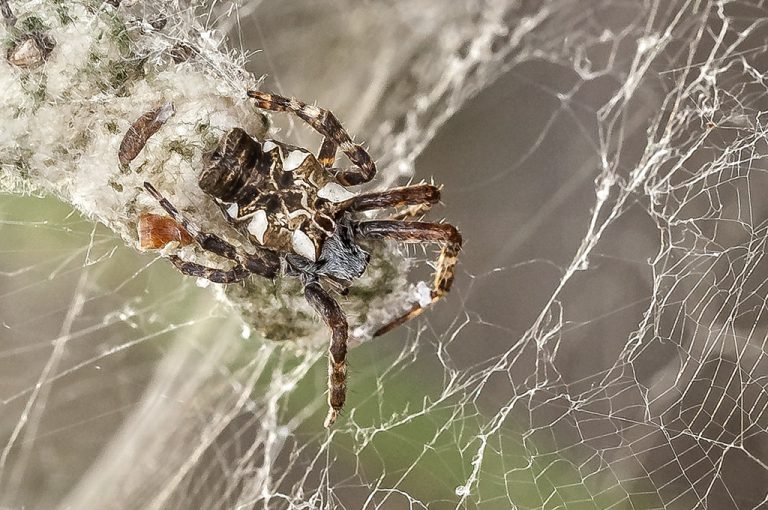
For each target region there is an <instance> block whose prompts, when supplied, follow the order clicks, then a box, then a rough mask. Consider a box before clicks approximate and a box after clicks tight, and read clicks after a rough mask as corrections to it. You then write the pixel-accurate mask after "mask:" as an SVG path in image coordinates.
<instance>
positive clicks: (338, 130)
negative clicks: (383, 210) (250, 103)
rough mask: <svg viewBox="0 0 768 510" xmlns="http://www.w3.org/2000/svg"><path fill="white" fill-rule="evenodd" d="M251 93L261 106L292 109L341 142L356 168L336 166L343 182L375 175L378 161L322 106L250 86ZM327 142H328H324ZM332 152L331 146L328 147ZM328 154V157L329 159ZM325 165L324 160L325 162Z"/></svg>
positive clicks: (350, 183)
mask: <svg viewBox="0 0 768 510" xmlns="http://www.w3.org/2000/svg"><path fill="white" fill-rule="evenodd" d="M248 96H250V97H252V98H253V99H255V100H256V106H258V107H259V108H261V109H262V110H270V111H274V112H290V113H293V114H295V115H297V116H298V117H299V118H301V119H302V120H303V121H305V122H306V123H307V124H309V125H310V126H312V128H313V129H314V130H315V131H317V132H318V133H320V134H321V135H323V136H325V137H326V138H328V139H330V141H332V142H333V143H334V144H335V145H336V146H338V147H339V148H340V149H341V150H342V151H343V152H344V154H346V155H347V157H348V158H349V160H350V161H351V162H352V163H353V164H354V165H355V167H356V168H346V169H340V170H336V173H335V177H336V180H337V181H339V183H341V184H343V185H344V186H354V185H357V184H363V183H366V182H368V181H370V180H371V179H373V177H374V175H376V164H375V163H374V162H373V159H372V158H371V156H370V155H369V154H368V152H367V151H366V150H365V149H363V148H362V147H361V146H360V145H358V144H356V143H355V142H353V141H352V138H351V137H350V136H349V134H348V133H347V131H346V130H345V129H344V127H343V126H342V125H341V122H339V120H338V119H337V118H336V116H335V115H334V114H333V113H332V112H330V111H328V110H325V109H323V108H319V107H317V106H314V105H308V104H306V103H303V102H301V101H299V100H298V99H294V98H287V97H283V96H278V95H275V94H268V93H266V92H259V91H257V90H249V91H248ZM324 146H325V143H324ZM328 151H329V152H330V149H328ZM328 159H329V158H325V160H326V161H328ZM323 166H325V164H323Z"/></svg>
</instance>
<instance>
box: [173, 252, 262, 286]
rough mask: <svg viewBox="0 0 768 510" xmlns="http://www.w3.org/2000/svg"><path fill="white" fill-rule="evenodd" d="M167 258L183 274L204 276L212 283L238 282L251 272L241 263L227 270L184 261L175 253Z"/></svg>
mask: <svg viewBox="0 0 768 510" xmlns="http://www.w3.org/2000/svg"><path fill="white" fill-rule="evenodd" d="M169 258H170V259H171V262H172V263H173V265H174V266H176V269H178V270H179V271H181V272H182V273H183V274H185V275H187V276H196V277H198V278H205V279H206V280H210V281H212V282H213V283H235V282H240V281H243V280H245V279H246V278H247V277H248V275H249V274H251V273H250V272H249V271H248V270H247V269H245V268H244V267H243V266H241V265H237V266H235V267H234V268H233V269H230V270H229V271H224V270H222V269H214V268H212V267H206V266H202V265H200V264H195V263H194V262H185V261H183V260H181V258H179V257H177V256H176V255H171V256H170V257H169Z"/></svg>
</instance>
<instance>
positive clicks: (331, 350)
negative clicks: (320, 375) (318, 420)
mask: <svg viewBox="0 0 768 510" xmlns="http://www.w3.org/2000/svg"><path fill="white" fill-rule="evenodd" d="M304 297H305V298H306V299H307V301H308V302H309V304H310V305H312V308H314V309H315V311H316V312H317V313H318V314H319V315H320V316H321V317H322V318H323V321H324V322H325V324H326V325H327V326H328V328H330V330H331V342H330V345H329V346H328V407H329V410H328V416H327V417H326V419H325V423H324V424H325V427H326V428H329V427H331V426H332V425H333V424H334V423H335V422H336V419H337V418H338V416H339V413H340V412H341V408H342V407H344V401H345V400H346V397H347V339H348V338H349V326H348V324H347V318H346V316H345V315H344V311H343V310H342V309H341V307H340V306H339V304H338V303H337V302H336V300H335V299H333V298H332V297H331V295H330V294H328V292H326V290H325V289H323V288H322V287H321V286H320V284H319V283H317V282H316V281H314V282H309V283H307V284H306V286H305V287H304Z"/></svg>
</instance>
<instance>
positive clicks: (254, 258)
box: [144, 182, 280, 283]
mask: <svg viewBox="0 0 768 510" xmlns="http://www.w3.org/2000/svg"><path fill="white" fill-rule="evenodd" d="M144 188H146V190H147V192H148V193H149V194H150V195H152V197H153V198H154V199H155V200H157V201H158V202H159V203H160V207H162V208H163V209H165V212H167V213H168V214H169V215H170V216H171V218H173V219H174V220H175V221H176V222H177V223H178V224H179V225H181V226H182V227H184V230H186V231H187V232H188V233H189V235H191V236H192V238H193V239H194V240H195V241H196V242H197V244H199V245H200V247H202V248H203V249H204V250H206V251H210V252H211V253H214V254H215V255H219V256H220V257H224V258H226V259H229V260H232V261H234V262H236V263H237V266H235V267H234V268H233V269H232V272H231V273H227V272H224V273H223V274H222V273H217V271H219V270H218V269H214V268H207V267H205V266H201V265H199V264H193V263H191V262H184V263H183V264H185V265H182V267H183V268H184V269H182V267H180V264H181V262H180V263H177V262H175V261H174V260H173V259H171V262H173V264H174V265H175V266H176V267H177V268H178V269H179V270H180V271H181V272H182V273H184V274H189V275H191V276H198V274H197V273H200V272H203V273H205V272H204V271H203V269H206V270H209V271H210V273H205V274H203V275H201V276H202V277H203V278H207V276H206V274H210V275H213V277H214V278H216V277H221V278H223V279H227V278H234V280H232V281H239V280H242V279H243V278H239V280H238V277H239V275H240V274H241V273H242V271H247V272H249V273H255V274H257V275H259V276H263V277H265V278H274V277H275V276H277V273H278V271H279V269H280V258H279V256H278V254H277V253H276V252H274V251H272V250H269V249H267V248H262V247H255V248H256V249H257V251H256V252H255V253H253V254H250V253H245V252H242V251H240V250H238V249H237V248H236V247H235V246H233V245H232V244H230V243H228V242H227V241H225V240H224V239H222V238H221V237H219V236H217V235H216V234H208V233H206V232H201V231H200V229H199V228H197V226H196V225H195V224H193V223H192V222H191V221H189V219H187V217H186V216H184V215H183V214H181V213H180V212H179V210H178V209H176V207H175V206H174V205H173V204H172V203H170V202H169V201H168V199H166V198H165V197H164V196H163V195H162V194H161V193H160V192H159V191H157V190H156V189H155V187H154V186H152V185H151V184H150V183H148V182H145V183H144ZM187 271H189V272H187ZM209 279H210V278H209ZM211 281H213V282H216V283H228V282H217V281H216V280H213V279H211Z"/></svg>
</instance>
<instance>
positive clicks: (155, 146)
mask: <svg viewBox="0 0 768 510" xmlns="http://www.w3.org/2000/svg"><path fill="white" fill-rule="evenodd" d="M165 7H167V6H165ZM153 9H154V7H153V6H152V5H151V4H147V3H145V4H143V3H131V4H128V3H120V2H113V3H110V2H91V1H85V0H83V1H73V2H68V3H66V4H62V3H61V2H58V1H53V0H50V1H47V0H41V1H39V2H7V1H2V2H0V15H2V17H3V20H2V23H0V37H2V39H3V40H5V41H6V46H7V51H6V53H5V55H4V58H2V59H0V90H3V91H4V96H3V101H2V102H0V117H2V119H3V121H4V127H3V130H2V131H1V132H0V164H1V165H2V173H1V174H0V189H2V190H4V191H10V192H13V193H30V192H34V193H47V194H52V195H55V196H57V197H59V198H61V199H62V200H64V201H65V202H67V203H69V204H71V205H72V206H73V207H74V208H75V209H77V210H78V211H80V212H81V213H83V214H84V215H86V216H87V217H89V218H92V219H94V220H97V221H99V222H101V223H102V224H104V225H106V226H107V227H108V228H110V229H111V230H112V231H114V232H115V233H116V234H117V235H119V236H120V237H121V238H122V239H123V240H124V241H125V242H126V243H127V244H129V245H131V246H135V247H137V248H139V249H142V250H148V249H161V250H162V254H163V255H167V256H169V257H183V259H184V260H185V262H184V264H187V265H186V266H184V267H185V268H187V272H192V269H190V268H202V267H203V266H205V267H210V266H216V265H217V264H220V263H221V262H222V260H221V258H222V257H221V256H220V255H222V254H224V255H231V256H233V257H235V258H234V262H236V265H235V267H234V268H232V267H226V266H225V267H222V268H221V269H219V268H215V269H214V271H219V272H214V273H212V274H213V275H223V274H227V275H228V276H229V277H230V278H231V277H232V276H233V275H234V276H238V277H239V276H240V275H241V274H242V270H241V269H240V267H238V265H237V263H239V262H243V263H244V262H248V263H249V264H252V262H253V261H252V259H247V258H243V254H246V253H252V252H253V253H256V251H257V250H256V247H259V249H260V250H264V251H268V250H272V252H274V253H277V254H278V257H277V259H278V266H279V267H277V268H274V267H273V266H269V264H274V260H271V261H267V262H266V263H265V264H267V267H263V268H261V269H263V271H262V272H264V273H267V274H270V271H272V270H274V271H275V274H277V273H279V274H281V275H286V276H295V277H296V278H286V279H283V278H276V279H274V280H270V279H263V278H247V279H245V280H243V281H242V282H241V283H240V284H238V285H227V286H217V287H216V288H218V289H221V290H220V291H216V292H215V295H216V296H217V298H219V299H220V300H221V301H223V302H224V303H225V304H227V305H228V306H230V307H231V308H232V309H234V310H235V311H236V312H237V313H238V314H239V315H240V316H241V317H242V318H243V320H244V321H245V322H246V323H247V325H248V326H249V329H250V330H251V331H255V332H259V333H261V334H262V336H263V337H264V338H265V339H270V340H294V342H292V343H293V344H295V345H307V344H315V343H318V342H324V341H325V337H326V335H325V334H324V333H322V328H318V327H317V313H316V311H317V310H320V312H321V315H322V316H324V317H326V320H327V321H328V322H329V323H330V324H329V325H330V326H331V328H332V330H333V331H334V336H333V338H334V339H333V345H332V349H333V354H332V356H331V358H332V361H331V365H332V369H331V370H332V374H331V379H332V382H331V385H332V395H331V397H330V399H331V400H332V401H333V402H334V403H335V404H334V405H335V409H336V411H332V412H331V416H330V417H329V421H333V419H335V417H336V412H337V410H338V408H340V406H341V403H342V401H343V393H344V388H343V386H344V383H345V377H344V374H343V372H344V371H345V370H346V365H345V363H344V358H345V354H346V346H347V342H348V343H349V345H354V344H356V343H360V342H363V341H366V340H368V339H370V338H372V337H373V336H375V335H376V334H381V333H382V332H383V331H385V330H386V328H389V327H394V326H395V325H397V324H400V323H402V322H404V320H405V319H406V318H408V317H411V316H415V315H416V314H418V313H419V312H420V311H421V310H422V308H423V307H424V306H427V305H428V304H430V303H431V302H433V301H434V300H436V299H438V298H439V297H440V296H441V295H442V294H443V293H444V292H445V291H447V289H448V286H449V285H450V276H451V273H452V269H453V265H454V264H455V258H456V254H457V252H458V250H459V246H460V236H459V234H458V232H456V230H455V229H453V227H450V226H448V225H443V224H428V223H421V222H418V221H413V220H414V219H416V218H417V217H418V216H419V215H421V214H422V213H424V212H426V210H427V209H428V208H429V206H431V205H432V204H434V203H436V202H437V201H438V200H439V190H438V189H437V188H435V187H434V186H430V185H427V184H419V185H416V186H410V187H405V188H396V189H393V190H389V191H387V192H380V193H376V192H370V191H369V192H367V193H363V194H360V195H357V196H356V197H355V196H354V195H353V194H352V193H351V192H350V191H349V190H348V189H347V188H346V187H347V186H352V185H357V184H362V183H364V182H367V181H369V180H370V179H372V178H373V176H374V173H375V166H374V165H373V163H372V161H371V158H370V157H369V156H368V155H367V153H366V152H365V151H364V150H363V149H362V148H360V147H359V146H357V145H356V144H354V143H352V141H351V140H350V139H349V137H348V136H347V135H346V134H345V133H344V131H343V130H342V129H341V127H340V126H338V124H337V123H336V122H335V118H334V117H332V116H327V117H324V115H325V112H324V111H322V110H320V109H317V108H315V107H312V106H306V105H300V103H295V102H292V101H290V100H284V99H282V98H278V97H275V96H269V95H263V94H260V93H253V94H252V97H251V98H249V97H248V96H247V95H246V93H245V91H246V90H249V89H253V88H254V87H255V86H257V85H258V80H255V79H254V78H253V77H252V76H251V75H249V74H248V73H247V72H245V71H244V70H243V67H242V66H243V63H244V60H243V58H242V57H236V56H235V55H233V54H232V53H226V52H222V51H221V50H220V47H221V44H222V40H223V39H222V38H220V37H217V36H216V34H215V32H212V31H210V30H204V29H203V28H202V27H200V26H199V25H197V24H196V23H195V20H194V18H193V19H185V22H184V23H183V24H179V23H176V24H173V23H171V22H167V23H161V22H158V20H159V19H160V18H158V15H164V16H166V18H165V19H169V18H168V16H171V17H172V15H173V12H171V11H162V12H161V11H157V12H156V11H153ZM177 14H178V13H177ZM178 15H179V16H181V14H178ZM171 27H172V28H173V29H174V31H173V33H170V32H169V29H170V28H171ZM254 99H255V100H256V101H255V102H254ZM296 106H300V107H299V108H296ZM265 110H291V111H295V112H296V113H297V114H299V115H302V114H304V115H305V116H306V118H305V120H307V121H308V122H309V123H310V124H313V123H314V124H316V126H315V127H316V128H317V127H318V126H319V129H320V130H321V131H322V130H330V131H328V136H327V137H326V142H324V143H323V146H322V148H321V149H320V152H319V154H318V156H317V157H315V156H314V155H311V154H309V151H305V150H303V149H300V148H298V147H292V146H290V145H287V144H283V143H280V142H274V141H273V142H271V144H272V145H269V144H270V142H268V141H264V142H257V141H256V140H267V136H266V135H267V133H268V131H269V118H268V116H267V114H265V113H263V111H265ZM328 122H331V124H328ZM238 141H239V143H242V144H243V145H242V146H241V147H240V148H237V147H235V146H233V145H228V144H233V143H236V142H238ZM217 149H218V150H219V152H220V153H223V154H224V156H232V155H237V157H253V155H254V153H257V154H260V156H259V157H258V158H255V160H254V161H252V162H248V161H246V160H243V161H239V160H238V161H235V160H232V161H226V160H221V161H219V162H218V163H217V164H218V166H215V165H214V166H211V165H212V159H211V156H210V155H211V154H213V153H216V151H217ZM337 149H341V150H342V152H346V153H347V155H348V157H350V159H351V161H352V163H353V165H354V168H353V169H351V170H336V169H333V168H332V166H333V160H334V156H335V153H336V151H337ZM225 159H226V158H225ZM268 159H269V160H270V161H274V162H275V165H278V164H279V165H280V166H281V167H282V168H283V170H282V172H283V174H284V175H288V176H290V177H292V178H297V177H299V176H300V175H301V176H302V179H304V178H306V182H302V183H300V184H298V183H294V184H290V183H287V182H285V183H284V182H277V183H275V186H274V189H273V191H274V192H275V193H276V196H277V198H278V201H279V202H280V204H281V205H280V207H284V208H286V209H285V210H284V211H283V212H284V214H285V217H284V218H282V219H278V218H277V217H276V216H275V214H274V213H275V209H269V208H265V209H263V210H262V212H258V211H256V210H253V211H252V212H253V214H252V215H251V216H250V217H248V214H249V213H248V212H247V208H246V207H244V206H245V205H251V206H252V207H253V206H255V204H256V203H257V202H256V199H255V198H254V197H245V196H240V195H238V196H237V197H232V198H234V200H231V201H230V204H229V205H227V207H223V206H222V204H219V203H217V201H216V200H215V199H216V198H220V199H222V197H223V196H224V195H221V196H217V195H216V193H223V194H226V193H228V192H234V191H232V190H233V189H234V188H232V189H230V188H226V186H225V188H226V189H223V188H222V189H219V191H215V190H214V192H213V193H209V192H207V189H206V188H205V187H204V186H201V184H203V183H202V182H201V183H198V180H199V179H200V178H201V176H200V175H199V174H200V171H201V169H203V170H210V169H212V168H218V169H219V171H220V172H221V173H222V175H223V174H224V173H227V172H228V173H229V174H232V175H236V174H237V175H240V174H242V173H243V172H246V168H251V169H253V168H255V166H256V165H257V164H258V165H263V164H265V162H266V161H267V160H268ZM248 165H250V167H249V166H248ZM286 168H292V169H293V173H291V172H290V171H288V170H286ZM246 173H247V172H246ZM302 173H303V175H302ZM254 176H255V174H254ZM145 182H149V183H150V188H149V189H156V190H158V191H157V193H158V196H159V194H162V196H164V197H167V198H168V200H169V202H168V204H171V203H172V204H173V206H172V207H175V208H176V209H177V210H178V211H181V212H182V213H183V214H185V215H188V216H189V217H190V218H191V219H192V220H193V221H194V223H195V224H197V225H199V228H200V230H196V228H195V227H194V226H192V225H191V224H188V225H187V226H184V225H182V223H181V221H180V220H181V216H178V219H179V221H177V220H173V219H172V218H171V219H170V220H171V221H169V218H168V216H167V212H166V213H165V215H164V216H159V215H158V214H159V213H161V212H162V210H161V208H160V207H158V206H157V202H156V200H155V199H153V198H152V197H151V196H150V194H149V193H147V191H148V188H147V187H145V185H144V183H145ZM250 184H254V183H250ZM247 187H248V186H245V187H242V188H237V189H240V190H241V191H244V190H245V189H246V188H247ZM217 189H218V188H217ZM235 194H236V193H235ZM310 197H311V199H312V200H314V201H315V202H314V203H312V204H310V203H309V202H306V203H304V202H302V200H305V199H309V198H310ZM222 200H223V201H227V200H225V199H222ZM296 200H298V203H300V204H301V206H300V207H298V208H293V207H294V205H295V203H294V202H292V201H296ZM320 203H322V204H325V205H323V206H322V207H321V206H320V205H319V204H320ZM398 205H405V209H404V210H403V211H401V212H400V213H398V214H397V216H394V217H390V218H389V219H388V220H387V221H368V222H366V221H361V220H362V217H363V216H365V215H367V214H369V213H370V211H371V210H372V209H377V208H386V207H396V206H398ZM235 206H236V207H235ZM275 207H277V206H275ZM222 209H223V210H222ZM268 211H270V212H271V214H270V217H269V218H267V212H268ZM222 212H223V214H222ZM270 221H271V222H272V223H270ZM281 221H282V222H283V223H280V222H281ZM302 222H304V223H302ZM233 227H234V228H233ZM278 227H279V228H278ZM300 227H301V228H300ZM189 230H191V231H189ZM202 231H206V232H217V233H218V235H219V237H220V239H221V241H222V243H221V244H216V243H214V244H215V246H214V248H215V249H214V250H207V249H199V248H200V245H201V244H202V247H203V248H207V247H208V246H207V245H205V244H203V243H201V239H202V238H200V236H204V235H205V234H201V232H202ZM287 233H290V235H287ZM206 239H208V238H206ZM215 239H218V238H215ZM377 239H381V240H386V239H391V240H394V241H395V242H394V243H386V242H379V241H377ZM260 240H263V241H264V244H263V245H262V243H260V242H259V241H260ZM326 240H332V242H329V243H328V242H325V241H326ZM195 241H197V242H195ZM357 241H360V244H358V242H357ZM205 242H208V243H210V242H212V241H205ZM398 242H419V243H422V242H436V243H439V244H442V245H443V251H442V254H441V257H440V260H439V261H438V267H439V268H442V269H440V270H439V271H438V276H437V277H436V278H437V280H436V282H435V283H434V284H433V285H432V286H430V285H428V284H426V283H424V282H418V283H409V282H408V279H407V275H408V271H409V269H410V267H411V265H412V262H411V261H410V259H409V258H408V256H407V254H406V253H403V252H401V251H400V250H399V249H398V248H397V244H399V243H398ZM362 245H365V246H364V247H363V246H362ZM216 250H219V251H218V252H217V251H216ZM233 250H234V251H233ZM324 250H325V251H324ZM366 251H369V252H370V253H371V257H370V259H369V258H368V256H367V254H366ZM288 255H292V256H291V257H288ZM329 255H332V258H331V260H328V261H326V260H325V258H324V257H327V256H329ZM313 257H314V259H313ZM224 258H225V259H226V258H227V257H226V256H225V257H224ZM172 260H174V259H173V258H172ZM178 260H179V264H182V263H181V262H180V260H181V259H178ZM225 263H226V262H225ZM190 264H191V265H190ZM239 265H240V266H242V268H244V269H245V270H248V271H249V274H250V273H252V272H256V273H257V274H259V271H251V270H252V269H255V268H254V267H252V266H249V265H248V264H245V265H244V264H242V263H241V264H239ZM198 271H201V269H198ZM227 271H230V272H229V273H227ZM232 271H234V272H232ZM363 271H365V272H364V274H363ZM357 276H360V277H359V278H357ZM215 277H216V276H214V278H215ZM352 279H354V280H355V285H353V286H351V287H349V285H348V284H349V283H350V281H351V280H352ZM319 280H322V282H323V285H325V286H326V287H327V289H329V290H330V291H331V292H334V293H345V292H347V291H348V292H349V295H348V296H346V297H345V302H344V310H345V312H346V313H341V311H340V310H341V308H340V307H339V306H338V305H336V304H335V301H334V300H333V299H331V298H330V294H329V293H328V291H326V290H324V289H323V287H321V286H320V282H319ZM305 298H306V299H305ZM307 302H308V303H307ZM347 324H348V329H349V332H347ZM342 326H343V327H342Z"/></svg>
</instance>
